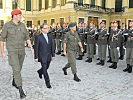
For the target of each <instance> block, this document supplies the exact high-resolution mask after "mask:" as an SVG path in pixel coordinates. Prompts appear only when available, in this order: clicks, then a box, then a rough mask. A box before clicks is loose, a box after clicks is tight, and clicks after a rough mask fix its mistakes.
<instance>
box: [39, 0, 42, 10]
mask: <svg viewBox="0 0 133 100" xmlns="http://www.w3.org/2000/svg"><path fill="white" fill-rule="evenodd" d="M41 9H42V0H39V11H41Z"/></svg>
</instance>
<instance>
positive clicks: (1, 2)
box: [0, 0, 3, 9]
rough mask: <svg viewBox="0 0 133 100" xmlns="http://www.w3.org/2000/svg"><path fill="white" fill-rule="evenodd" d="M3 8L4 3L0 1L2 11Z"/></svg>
mask: <svg viewBox="0 0 133 100" xmlns="http://www.w3.org/2000/svg"><path fill="white" fill-rule="evenodd" d="M2 8H3V2H2V0H0V9H2Z"/></svg>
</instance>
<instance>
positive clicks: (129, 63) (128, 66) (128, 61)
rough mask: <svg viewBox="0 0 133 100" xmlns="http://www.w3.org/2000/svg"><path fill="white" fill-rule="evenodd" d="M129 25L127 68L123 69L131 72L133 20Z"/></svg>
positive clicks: (132, 61) (132, 64)
mask: <svg viewBox="0 0 133 100" xmlns="http://www.w3.org/2000/svg"><path fill="white" fill-rule="evenodd" d="M129 26H130V29H129V30H128V31H127V34H125V35H126V37H127V39H125V42H126V63H127V68H126V69H124V70H123V71H124V72H128V73H131V72H132V67H133V20H131V21H130V23H129Z"/></svg>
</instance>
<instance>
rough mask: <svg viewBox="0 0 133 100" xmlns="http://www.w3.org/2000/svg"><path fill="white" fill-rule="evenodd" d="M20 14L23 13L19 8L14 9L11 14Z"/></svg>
mask: <svg viewBox="0 0 133 100" xmlns="http://www.w3.org/2000/svg"><path fill="white" fill-rule="evenodd" d="M18 14H22V12H21V10H19V9H14V10H13V11H12V12H11V15H18Z"/></svg>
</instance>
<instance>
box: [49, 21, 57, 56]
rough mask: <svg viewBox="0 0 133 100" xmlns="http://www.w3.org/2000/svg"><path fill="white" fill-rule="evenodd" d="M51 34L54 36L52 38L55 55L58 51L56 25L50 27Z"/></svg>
mask: <svg viewBox="0 0 133 100" xmlns="http://www.w3.org/2000/svg"><path fill="white" fill-rule="evenodd" d="M50 33H51V34H52V38H53V49H54V53H55V50H56V26H55V23H53V24H52V25H51V27H50Z"/></svg>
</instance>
